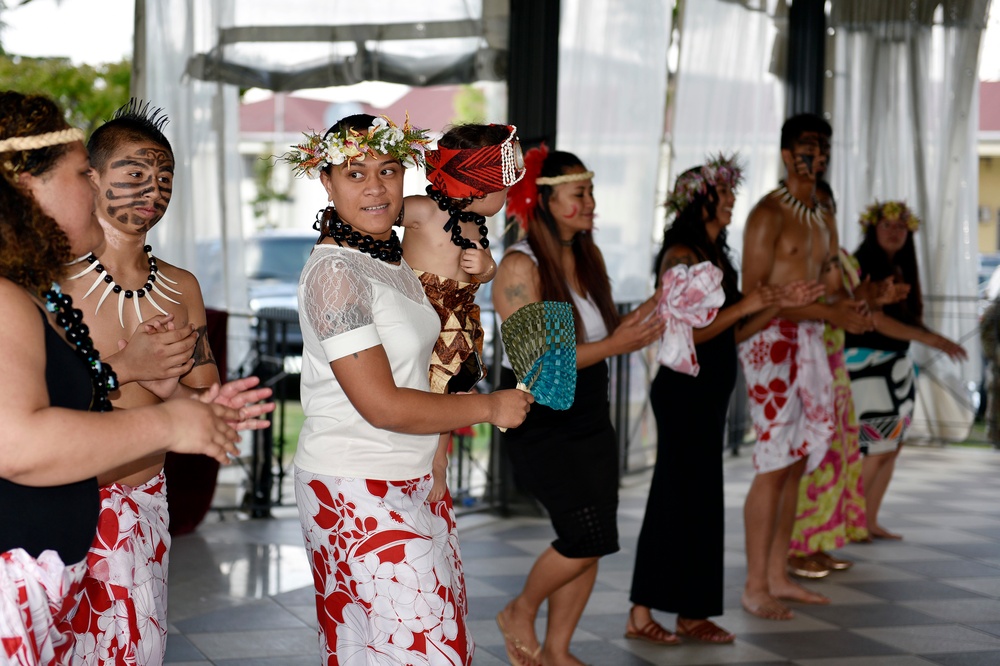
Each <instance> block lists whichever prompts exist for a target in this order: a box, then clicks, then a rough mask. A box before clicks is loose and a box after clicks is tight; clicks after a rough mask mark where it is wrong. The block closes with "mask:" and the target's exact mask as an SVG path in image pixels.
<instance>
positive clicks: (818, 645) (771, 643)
mask: <svg viewBox="0 0 1000 666" xmlns="http://www.w3.org/2000/svg"><path fill="white" fill-rule="evenodd" d="M740 639H741V640H744V641H746V642H748V643H752V644H754V645H756V646H758V647H761V648H764V649H765V650H770V651H772V652H775V653H777V654H780V655H782V656H783V657H786V658H788V659H795V660H798V659H818V658H820V657H867V656H876V657H877V656H884V655H893V654H902V653H904V650H902V649H899V648H897V647H893V646H891V645H887V644H885V643H883V642H880V641H878V640H872V639H868V638H865V637H864V636H860V635H857V634H853V633H852V632H849V631H805V632H801V633H794V634H791V633H789V634H777V633H768V634H743V635H741V636H740Z"/></svg>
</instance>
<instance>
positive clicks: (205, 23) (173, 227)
mask: <svg viewBox="0 0 1000 666" xmlns="http://www.w3.org/2000/svg"><path fill="white" fill-rule="evenodd" d="M232 17H233V0H220V1H219V2H211V3H205V2H198V1H197V0H157V1H155V2H146V1H145V0H136V49H135V64H134V68H135V74H136V76H135V77H134V80H133V94H134V95H135V96H137V97H140V98H142V99H144V100H148V101H149V102H150V103H151V104H153V105H155V106H160V107H163V108H164V110H165V111H166V113H167V114H168V115H169V117H170V123H169V125H167V127H166V129H165V132H164V133H165V134H166V136H167V139H168V140H169V141H170V143H171V146H172V147H173V151H174V160H175V170H176V173H175V174H174V190H173V197H172V199H171V201H170V206H169V208H168V209H167V213H166V215H164V217H163V219H162V220H161V221H160V222H159V224H157V226H156V227H154V228H153V230H152V231H151V232H150V233H149V236H148V238H149V242H150V244H151V245H152V246H153V251H154V252H155V253H156V255H157V256H160V257H163V259H165V260H166V261H169V262H170V263H173V264H175V265H178V266H181V267H182V268H186V269H188V270H190V271H191V272H192V273H194V274H195V276H196V277H197V278H198V280H199V282H200V283H201V286H202V293H203V295H204V298H205V305H206V306H207V307H212V308H218V309H222V310H227V311H229V312H230V313H242V312H245V311H246V307H247V306H246V302H247V297H246V278H245V274H244V268H243V254H242V247H243V243H242V232H241V229H242V225H241V222H240V204H239V182H240V177H241V165H240V161H239V153H238V151H237V139H238V131H239V127H238V117H239V114H238V103H239V99H238V90H237V89H236V88H235V87H234V86H228V85H221V84H215V83H208V82H204V81H198V80H195V79H192V78H190V77H188V76H185V74H184V71H185V67H186V66H187V62H188V59H189V58H190V57H191V56H192V55H193V54H195V53H199V52H207V51H209V50H211V49H212V47H213V46H214V45H215V40H216V34H217V30H218V29H219V28H220V27H223V26H228V25H232ZM247 339H248V336H247V334H246V320H245V319H241V318H239V317H235V318H234V317H231V318H230V348H229V354H228V358H229V359H230V367H233V366H234V365H235V364H238V363H239V362H240V360H241V357H242V353H241V346H243V347H244V348H245V345H246V341H247ZM220 370H221V369H220Z"/></svg>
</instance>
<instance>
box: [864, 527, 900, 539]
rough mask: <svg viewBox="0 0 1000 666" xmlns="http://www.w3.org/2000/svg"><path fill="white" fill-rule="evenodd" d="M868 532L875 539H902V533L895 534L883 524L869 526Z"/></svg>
mask: <svg viewBox="0 0 1000 666" xmlns="http://www.w3.org/2000/svg"><path fill="white" fill-rule="evenodd" d="M868 533H869V534H870V535H871V536H872V537H873V538H875V539H890V540H892V541H902V540H903V535H902V534H895V533H894V532H890V531H889V530H887V529H885V528H884V527H882V526H881V525H876V526H875V527H869V528H868Z"/></svg>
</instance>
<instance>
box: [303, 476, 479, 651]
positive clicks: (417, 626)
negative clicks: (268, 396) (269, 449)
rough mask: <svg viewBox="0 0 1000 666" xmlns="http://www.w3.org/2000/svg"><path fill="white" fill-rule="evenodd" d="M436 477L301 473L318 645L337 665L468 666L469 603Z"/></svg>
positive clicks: (446, 502) (448, 509)
mask: <svg viewBox="0 0 1000 666" xmlns="http://www.w3.org/2000/svg"><path fill="white" fill-rule="evenodd" d="M430 489H431V476H430V475H429V474H428V475H427V476H425V477H423V478H419V479H413V480H410V481H378V480H371V479H368V480H366V479H346V478H340V477H333V476H324V475H320V474H313V473H310V472H306V471H304V470H302V469H299V468H296V470H295V498H296V502H297V503H298V507H299V519H300V521H301V522H302V532H303V536H304V538H305V544H306V550H307V552H308V555H309V557H310V560H311V562H312V570H313V581H314V583H315V586H316V613H317V617H318V620H319V640H320V648H321V650H322V655H323V660H324V663H325V664H327V666H334V665H336V664H376V663H377V664H427V665H429V666H439V665H440V666H456V665H459V664H463V665H465V664H471V663H472V653H473V643H472V636H471V634H470V633H469V629H468V627H467V625H466V615H467V613H468V599H467V597H466V593H465V576H464V574H463V571H462V559H461V554H460V551H459V546H458V534H457V532H456V529H455V512H454V509H453V508H452V503H451V495H450V494H447V493H446V494H445V497H444V499H442V500H441V501H439V502H432V503H428V502H427V501H426V498H427V494H428V493H429V492H430Z"/></svg>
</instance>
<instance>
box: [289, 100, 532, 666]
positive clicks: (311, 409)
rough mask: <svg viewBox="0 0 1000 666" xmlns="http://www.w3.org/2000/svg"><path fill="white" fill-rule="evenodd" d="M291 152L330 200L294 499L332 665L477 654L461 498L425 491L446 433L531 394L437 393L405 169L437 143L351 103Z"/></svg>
mask: <svg viewBox="0 0 1000 666" xmlns="http://www.w3.org/2000/svg"><path fill="white" fill-rule="evenodd" d="M307 137H308V141H306V142H305V143H304V144H302V145H299V146H296V147H294V148H293V150H291V151H290V152H289V153H286V154H285V155H284V156H283V159H284V160H286V161H287V162H289V163H291V164H292V165H293V166H294V171H295V172H296V173H297V174H299V175H306V176H308V177H312V178H316V177H318V178H319V179H320V181H321V183H322V185H323V188H324V189H325V190H326V194H327V197H328V200H329V204H328V206H327V208H326V209H325V210H322V211H320V215H319V216H318V217H319V219H318V220H317V229H318V231H319V232H320V238H319V241H318V243H317V245H316V247H315V248H314V249H313V252H312V255H311V256H310V257H309V260H308V261H307V262H306V265H305V268H303V270H302V276H301V278H300V280H299V292H298V293H299V308H300V313H301V314H300V316H301V320H302V337H303V353H302V360H303V363H302V365H303V367H302V407H303V411H304V412H305V423H304V424H303V427H302V432H301V434H300V436H299V445H298V449H297V451H296V453H295V497H296V501H297V503H298V506H299V519H300V521H301V523H302V530H303V535H304V538H305V544H306V549H307V551H308V553H309V560H310V562H311V563H312V567H313V580H314V582H315V585H316V611H317V616H318V621H319V638H320V649H321V651H322V656H323V660H324V663H329V664H337V663H341V664H349V663H350V664H353V663H376V662H377V663H379V664H413V663H426V664H442V665H445V664H446V665H449V666H451V665H458V664H464V665H467V664H470V663H471V662H472V653H473V644H472V637H471V635H470V633H469V628H468V626H467V624H466V615H467V612H468V599H467V598H466V594H465V579H464V576H463V573H462V561H461V557H460V554H459V549H458V537H457V534H456V532H455V515H454V511H453V509H452V506H451V502H450V496H448V495H446V496H445V501H441V502H434V503H431V504H429V503H428V502H427V497H428V494H429V493H430V491H431V487H432V477H431V468H432V462H433V459H434V454H435V451H436V449H437V441H438V433H441V432H446V431H449V430H454V429H456V428H461V427H465V426H468V425H471V424H474V423H482V422H489V423H494V424H496V425H499V426H504V427H511V428H513V427H515V426H518V425H520V423H521V422H522V421H523V420H524V417H525V415H526V414H527V412H528V408H529V404H530V402H531V401H532V400H531V396H530V395H528V394H526V393H523V392H521V391H495V392H493V393H491V394H484V395H480V394H476V395H472V394H464V395H457V394H434V393H430V392H429V386H430V385H429V379H428V369H429V368H430V360H431V353H432V351H433V349H434V344H435V342H436V341H437V339H438V335H439V334H440V332H441V321H440V319H439V318H438V315H437V313H436V312H435V310H434V308H433V307H432V305H431V304H430V302H429V301H428V300H427V297H426V296H425V294H424V290H423V288H422V286H421V283H420V280H419V279H418V278H417V276H416V275H415V274H414V273H413V271H412V270H411V269H410V267H409V266H408V265H407V264H406V262H405V260H403V258H402V254H401V249H400V243H399V238H398V237H397V236H396V232H395V231H394V230H393V228H392V227H393V224H398V223H399V222H400V221H401V220H402V218H403V171H404V167H406V166H414V165H416V164H418V163H420V162H422V161H423V150H424V146H425V144H426V143H427V142H428V140H427V138H426V137H425V135H424V132H423V130H415V129H413V128H411V127H410V125H409V122H407V123H405V124H404V125H403V126H402V127H397V126H396V125H395V124H393V123H392V122H391V121H389V120H388V119H386V118H374V117H372V116H369V115H363V114H359V115H353V116H348V117H346V118H343V119H341V120H340V121H338V122H337V123H336V124H335V125H334V126H333V127H331V128H330V130H329V131H328V132H327V133H326V134H325V135H323V136H319V135H312V136H309V135H307Z"/></svg>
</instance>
